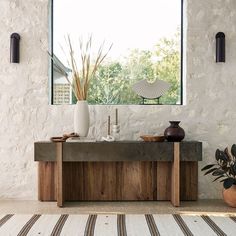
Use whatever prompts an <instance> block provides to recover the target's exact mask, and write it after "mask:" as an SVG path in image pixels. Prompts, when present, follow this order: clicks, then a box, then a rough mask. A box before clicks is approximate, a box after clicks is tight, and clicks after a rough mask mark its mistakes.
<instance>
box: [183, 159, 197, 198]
mask: <svg viewBox="0 0 236 236" xmlns="http://www.w3.org/2000/svg"><path fill="white" fill-rule="evenodd" d="M180 198H181V200H183V201H186V200H197V199H198V162H194V161H191V162H189V161H188V162H181V163H180Z"/></svg>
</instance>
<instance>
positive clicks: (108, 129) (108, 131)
mask: <svg viewBox="0 0 236 236" xmlns="http://www.w3.org/2000/svg"><path fill="white" fill-rule="evenodd" d="M107 123H108V124H107V125H108V127H107V133H108V135H111V117H110V116H108V122H107Z"/></svg>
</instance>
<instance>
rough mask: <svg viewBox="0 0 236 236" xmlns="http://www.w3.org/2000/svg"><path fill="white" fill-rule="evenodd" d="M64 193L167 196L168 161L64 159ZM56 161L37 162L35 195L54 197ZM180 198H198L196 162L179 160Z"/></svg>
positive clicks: (71, 197)
mask: <svg viewBox="0 0 236 236" xmlns="http://www.w3.org/2000/svg"><path fill="white" fill-rule="evenodd" d="M63 168H64V169H63V171H64V197H65V200H67V201H80V200H85V201H86V200H98V201H99V200H104V201H106V200H170V189H171V186H170V180H171V163H170V162H157V163H156V162H140V163H139V162H125V163H123V162H111V163H109V162H105V163H102V162H101V163H96V162H94V163H93V162H91V163H82V162H81V163H80V162H72V163H70V162H67V163H63ZM56 170H57V168H56V163H55V162H39V165H38V173H39V177H38V198H39V200H41V201H55V200H56V194H57V188H56V186H57V180H56ZM180 173H181V175H180V197H181V200H197V195H198V193H197V191H198V189H197V185H198V177H197V175H198V163H197V162H181V164H180Z"/></svg>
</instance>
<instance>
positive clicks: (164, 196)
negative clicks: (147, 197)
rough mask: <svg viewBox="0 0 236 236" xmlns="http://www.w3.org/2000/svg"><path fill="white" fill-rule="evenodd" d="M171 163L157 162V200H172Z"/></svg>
mask: <svg viewBox="0 0 236 236" xmlns="http://www.w3.org/2000/svg"><path fill="white" fill-rule="evenodd" d="M170 174H171V162H157V176H156V179H157V198H156V199H157V200H164V201H166V200H170V189H171V175H170Z"/></svg>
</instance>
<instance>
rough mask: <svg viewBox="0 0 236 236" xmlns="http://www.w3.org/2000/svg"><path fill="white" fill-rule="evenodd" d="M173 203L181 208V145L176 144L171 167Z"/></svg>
mask: <svg viewBox="0 0 236 236" xmlns="http://www.w3.org/2000/svg"><path fill="white" fill-rule="evenodd" d="M171 203H172V205H173V206H176V207H178V206H180V143H177V142H176V143H174V160H173V162H172V167H171Z"/></svg>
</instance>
